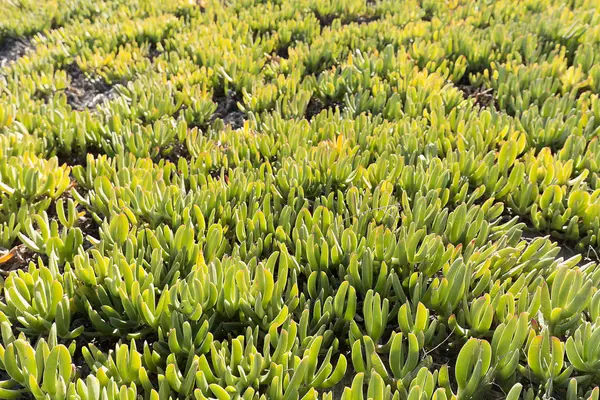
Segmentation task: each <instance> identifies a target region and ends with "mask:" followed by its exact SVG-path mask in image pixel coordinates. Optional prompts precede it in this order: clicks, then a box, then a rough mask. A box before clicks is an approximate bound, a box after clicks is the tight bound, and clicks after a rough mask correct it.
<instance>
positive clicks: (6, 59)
mask: <svg viewBox="0 0 600 400" xmlns="http://www.w3.org/2000/svg"><path fill="white" fill-rule="evenodd" d="M31 47H32V46H31V42H30V41H29V39H24V38H13V37H7V38H4V40H3V41H2V42H1V43H0V67H3V66H5V65H7V64H8V63H10V62H11V61H15V60H17V59H19V58H20V57H22V56H23V55H25V53H26V52H27V50H28V49H30V48H31Z"/></svg>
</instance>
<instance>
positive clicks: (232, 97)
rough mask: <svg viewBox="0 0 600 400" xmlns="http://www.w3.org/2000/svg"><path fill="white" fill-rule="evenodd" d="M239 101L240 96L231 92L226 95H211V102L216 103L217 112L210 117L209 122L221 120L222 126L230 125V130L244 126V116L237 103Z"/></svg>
mask: <svg viewBox="0 0 600 400" xmlns="http://www.w3.org/2000/svg"><path fill="white" fill-rule="evenodd" d="M239 101H241V99H240V95H239V94H238V93H236V92H235V91H233V90H230V91H229V92H227V94H226V95H213V102H215V103H217V110H216V111H215V112H214V114H213V115H212V117H211V119H210V122H213V121H214V120H216V119H217V118H218V119H221V120H222V121H223V124H224V125H230V126H231V128H232V129H239V128H241V127H242V126H244V121H245V120H246V114H244V112H242V111H241V110H240V109H239V108H238V105H237V103H238V102H239Z"/></svg>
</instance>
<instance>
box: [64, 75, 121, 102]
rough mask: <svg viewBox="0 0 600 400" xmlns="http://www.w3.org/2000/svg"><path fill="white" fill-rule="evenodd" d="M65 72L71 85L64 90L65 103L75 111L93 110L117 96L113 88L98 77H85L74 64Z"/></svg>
mask: <svg viewBox="0 0 600 400" xmlns="http://www.w3.org/2000/svg"><path fill="white" fill-rule="evenodd" d="M66 71H67V74H68V75H69V77H70V78H71V84H70V86H69V87H68V88H67V90H66V94H67V103H68V104H69V105H70V106H71V107H73V108H74V109H75V110H84V109H86V108H93V107H95V106H96V105H98V104H100V103H102V102H104V101H105V100H110V99H113V98H115V97H116V96H117V92H116V90H115V88H114V87H113V86H111V85H109V84H108V83H106V82H105V81H104V80H103V79H102V78H100V77H95V78H92V77H89V76H86V74H85V73H84V72H83V71H82V70H81V68H79V66H78V65H77V64H76V63H73V64H70V65H69V66H68V67H67V69H66Z"/></svg>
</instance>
